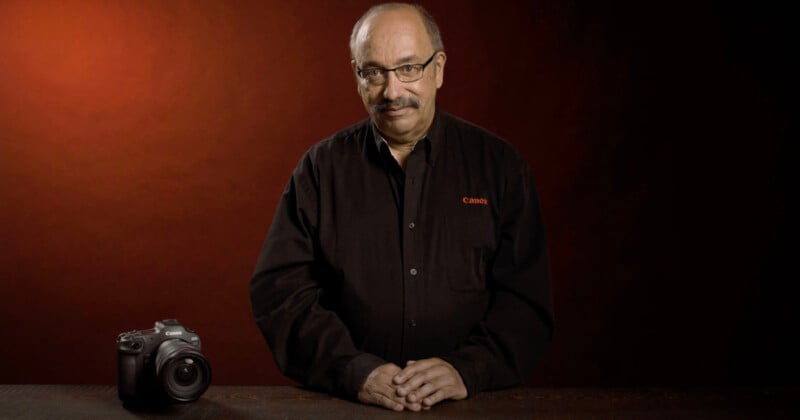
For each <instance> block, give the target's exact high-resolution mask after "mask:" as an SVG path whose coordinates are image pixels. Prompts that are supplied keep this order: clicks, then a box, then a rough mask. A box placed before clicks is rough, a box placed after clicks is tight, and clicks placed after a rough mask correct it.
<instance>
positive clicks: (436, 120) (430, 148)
mask: <svg viewBox="0 0 800 420" xmlns="http://www.w3.org/2000/svg"><path fill="white" fill-rule="evenodd" d="M441 120H442V116H441V115H440V113H439V109H438V108H437V109H436V111H435V114H434V116H433V122H431V127H430V128H429V129H428V134H426V135H425V137H423V138H422V140H420V141H419V142H417V145H419V144H423V145H424V146H425V151H426V153H425V160H426V161H427V162H428V164H429V165H431V166H433V164H434V162H436V154H437V152H438V149H439V148H441V147H442V146H443V145H444V127H443V125H442V122H441ZM370 126H371V127H372V137H373V138H374V139H375V146H376V147H377V149H378V152H380V150H381V144H386V147H389V143H387V142H386V139H385V138H383V135H382V134H381V132H380V131H379V130H378V127H376V126H375V123H373V122H371V121H370ZM415 148H416V146H415Z"/></svg>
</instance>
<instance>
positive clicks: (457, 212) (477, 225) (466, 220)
mask: <svg viewBox="0 0 800 420" xmlns="http://www.w3.org/2000/svg"><path fill="white" fill-rule="evenodd" d="M455 201H457V203H456V204H455V205H453V206H452V207H450V206H448V207H450V211H449V213H448V216H447V217H446V218H445V223H444V224H445V234H444V236H445V238H447V247H448V252H447V253H446V255H447V259H448V261H447V265H448V267H447V277H448V283H449V287H450V289H452V290H456V291H465V292H466V291H473V292H480V291H484V290H486V279H487V274H488V273H487V270H488V268H489V265H490V261H491V259H492V257H493V256H494V251H495V248H496V246H495V241H496V239H495V231H496V230H495V221H494V218H493V216H492V206H491V203H489V202H488V200H487V199H486V198H482V197H471V196H463V197H458V199H457V200H455Z"/></svg>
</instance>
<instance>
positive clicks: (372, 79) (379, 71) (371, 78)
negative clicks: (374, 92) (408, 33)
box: [356, 51, 439, 85]
mask: <svg viewBox="0 0 800 420" xmlns="http://www.w3.org/2000/svg"><path fill="white" fill-rule="evenodd" d="M438 53H439V51H434V53H433V55H432V56H431V58H429V59H428V60H427V61H426V62H424V63H422V64H403V65H402V66H399V67H395V68H393V69H385V68H382V67H367V68H365V69H362V68H360V67H357V68H356V74H358V77H360V78H362V79H364V80H366V81H367V83H369V84H371V85H382V84H384V83H386V78H387V77H389V76H388V75H389V72H390V71H393V72H394V74H395V75H396V76H397V80H399V81H401V82H403V83H411V82H416V81H417V80H419V79H422V73H423V71H425V67H427V66H428V64H430V63H431V61H433V57H436V54H438Z"/></svg>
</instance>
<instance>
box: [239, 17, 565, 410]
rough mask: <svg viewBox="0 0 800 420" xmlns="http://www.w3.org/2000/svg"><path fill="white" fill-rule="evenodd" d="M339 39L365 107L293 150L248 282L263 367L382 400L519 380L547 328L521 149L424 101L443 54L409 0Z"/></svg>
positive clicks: (542, 259)
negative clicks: (293, 164)
mask: <svg viewBox="0 0 800 420" xmlns="http://www.w3.org/2000/svg"><path fill="white" fill-rule="evenodd" d="M350 48H351V54H352V67H353V71H354V72H355V75H356V80H357V84H358V92H359V94H360V95H361V98H362V100H363V102H364V106H365V107H366V109H367V112H368V113H369V117H370V118H369V119H368V120H365V121H362V122H361V123H359V124H356V125H355V126H352V127H350V128H347V129H345V130H343V131H341V132H339V133H336V134H334V135H333V136H331V137H329V138H328V139H326V140H324V141H322V142H320V143H318V144H316V145H315V146H313V147H312V148H311V149H310V150H309V151H308V152H307V153H306V154H305V155H304V157H303V158H302V159H301V160H300V163H299V164H298V166H297V168H296V169H295V171H294V173H293V174H292V177H291V179H290V181H289V184H288V186H287V188H286V190H285V192H284V194H283V197H282V199H281V202H280V204H279V206H278V209H277V211H276V214H275V219H274V220H273V223H272V227H271V228H270V232H269V234H268V235H267V239H266V241H265V244H264V248H263V250H262V253H261V256H260V258H259V260H258V263H257V266H256V270H255V274H254V277H253V279H252V282H251V289H250V290H251V297H252V304H253V311H254V314H255V317H256V321H257V323H258V325H259V327H260V328H261V331H262V332H263V334H264V336H265V338H266V339H267V342H268V343H269V345H270V348H271V349H272V353H273V356H274V357H275V360H276V362H277V364H278V367H279V368H280V369H281V370H282V371H283V372H284V373H285V374H286V375H287V376H289V377H291V378H293V379H295V380H297V381H299V382H301V383H303V384H305V385H307V386H310V387H315V388H319V389H323V390H326V391H328V392H333V393H336V394H339V395H343V396H346V397H350V398H354V399H355V398H357V399H358V400H359V401H362V402H365V403H368V404H376V405H379V406H383V407H386V408H389V409H392V410H398V411H400V410H404V409H408V410H412V411H418V410H421V409H426V408H430V407H432V406H433V405H434V404H436V403H438V402H440V401H443V400H448V399H453V400H458V399H464V398H466V397H468V396H471V395H474V394H475V393H477V392H479V391H481V390H486V389H495V388H500V387H508V386H511V385H514V384H518V383H520V382H521V381H523V380H524V379H525V378H526V376H527V375H528V374H529V373H530V371H531V369H532V367H533V365H534V363H535V362H536V361H537V360H538V359H539V358H540V357H541V355H542V354H543V352H544V351H545V348H546V347H547V345H548V344H549V342H550V340H551V337H552V332H553V316H552V302H551V291H550V281H549V268H548V261H547V253H546V249H545V239H544V233H543V230H542V223H541V215H540V212H539V203H538V198H537V196H536V192H535V190H534V185H533V179H532V176H531V173H530V170H529V168H528V165H527V164H526V163H525V161H524V160H523V159H522V158H521V157H520V156H519V155H518V154H517V153H516V152H515V151H514V150H513V149H512V148H511V147H510V146H509V145H508V144H507V143H505V142H504V141H502V140H500V139H498V138H497V137H495V136H493V135H492V134H489V133H487V132H485V131H483V130H481V129H480V128H477V127H475V126H473V125H471V124H468V123H466V122H464V121H461V120H459V119H457V118H455V117H453V116H450V115H447V114H445V113H442V112H439V111H438V110H437V109H436V103H435V99H436V91H437V89H438V88H440V87H441V86H442V83H443V81H444V68H445V62H446V58H447V56H446V55H445V52H444V46H443V45H442V41H441V36H440V35H439V30H438V28H437V26H436V24H435V22H434V21H433V19H432V18H431V17H430V16H429V15H428V14H427V12H425V11H424V10H423V9H422V8H420V7H417V6H410V5H405V4H386V5H380V6H376V7H374V8H372V9H370V10H369V11H367V13H366V14H365V15H364V16H362V18H361V19H360V20H359V21H358V22H357V23H356V25H355V27H354V28H353V32H352V35H351V40H350Z"/></svg>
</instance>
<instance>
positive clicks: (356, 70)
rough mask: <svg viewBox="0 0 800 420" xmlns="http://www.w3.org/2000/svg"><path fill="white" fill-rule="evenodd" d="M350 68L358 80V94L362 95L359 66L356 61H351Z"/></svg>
mask: <svg viewBox="0 0 800 420" xmlns="http://www.w3.org/2000/svg"><path fill="white" fill-rule="evenodd" d="M350 67H351V68H352V69H353V76H354V77H355V79H356V90H358V94H359V95H360V94H361V78H360V77H358V73H357V72H358V65H356V60H350Z"/></svg>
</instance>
